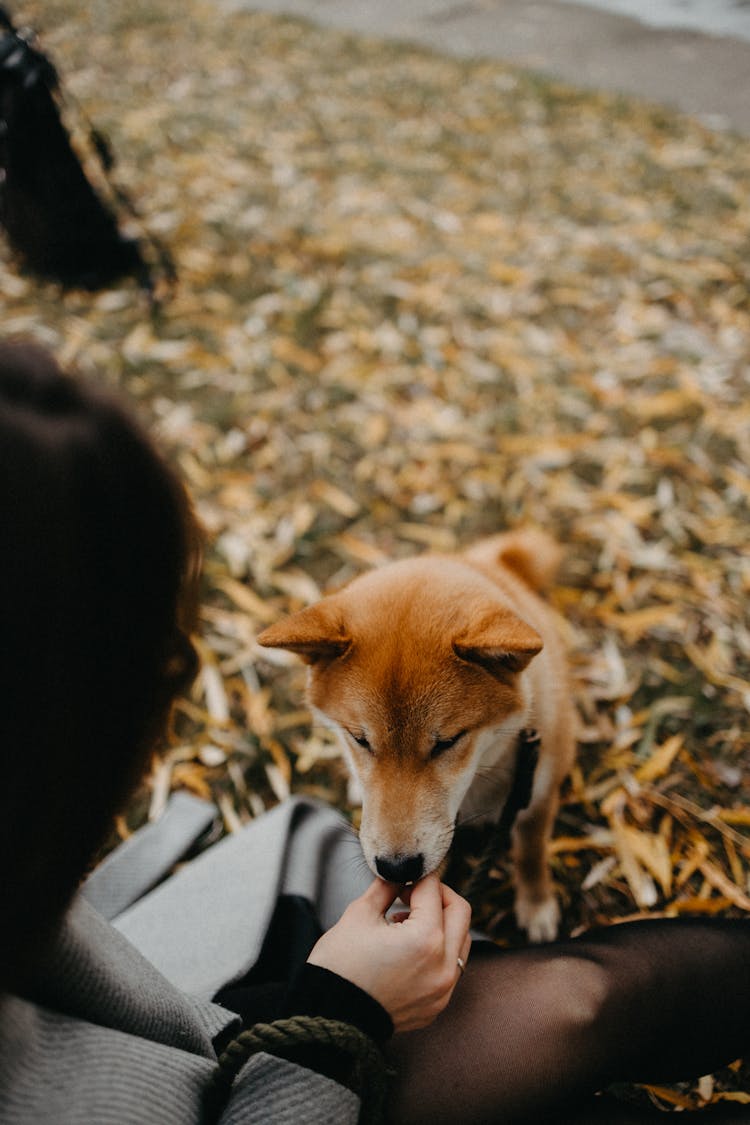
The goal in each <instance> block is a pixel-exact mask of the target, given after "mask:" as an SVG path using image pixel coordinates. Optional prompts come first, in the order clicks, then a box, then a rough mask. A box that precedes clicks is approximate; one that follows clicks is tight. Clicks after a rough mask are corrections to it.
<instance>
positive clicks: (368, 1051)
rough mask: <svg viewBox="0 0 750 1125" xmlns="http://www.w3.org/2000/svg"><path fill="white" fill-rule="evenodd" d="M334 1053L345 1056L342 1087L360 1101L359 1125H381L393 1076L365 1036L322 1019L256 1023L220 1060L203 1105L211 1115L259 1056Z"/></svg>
mask: <svg viewBox="0 0 750 1125" xmlns="http://www.w3.org/2000/svg"><path fill="white" fill-rule="evenodd" d="M309 1046H316V1047H328V1048H334V1049H336V1050H337V1051H339V1052H340V1053H341V1054H343V1055H345V1056H348V1057H349V1059H350V1060H351V1063H352V1073H351V1076H350V1078H349V1079H348V1080H347V1082H346V1085H347V1086H348V1087H349V1088H350V1089H352V1090H353V1091H354V1093H355V1094H357V1095H358V1096H359V1099H360V1104H361V1109H360V1114H359V1125H380V1123H381V1122H383V1121H384V1119H385V1099H386V1095H387V1093H388V1082H389V1078H390V1077H391V1076H392V1072H391V1071H390V1070H389V1068H388V1067H387V1065H386V1062H385V1059H384V1058H383V1055H382V1054H381V1052H380V1050H379V1049H378V1048H377V1046H376V1045H375V1043H374V1042H373V1041H372V1039H370V1037H369V1035H365V1033H364V1032H363V1031H360V1030H359V1028H357V1027H352V1026H351V1024H348V1023H341V1022H340V1021H339V1020H329V1019H324V1018H323V1017H322V1016H291V1017H290V1018H288V1019H283V1020H274V1022H273V1023H256V1024H254V1025H253V1027H251V1028H248V1029H247V1031H242V1032H240V1034H239V1035H238V1036H237V1037H236V1038H235V1039H233V1040H232V1041H231V1042H230V1043H228V1044H227V1046H226V1048H225V1049H224V1051H223V1052H222V1054H221V1055H220V1056H219V1065H218V1069H217V1070H215V1071H214V1074H213V1077H212V1080H211V1083H210V1085H209V1087H208V1088H207V1090H206V1096H207V1099H208V1105H209V1106H210V1107H212V1108H213V1110H214V1112H216V1110H217V1109H219V1107H220V1106H222V1105H223V1104H224V1102H225V1101H226V1100H227V1098H228V1097H229V1091H230V1089H231V1086H232V1083H233V1082H234V1079H235V1077H236V1076H237V1074H238V1072H239V1071H240V1069H241V1067H242V1066H243V1065H244V1064H245V1063H246V1062H247V1060H248V1059H249V1058H251V1057H252V1056H253V1055H256V1054H259V1053H260V1052H261V1051H264V1052H266V1053H267V1054H269V1055H276V1056H277V1057H278V1058H282V1059H286V1058H291V1057H293V1056H294V1053H295V1051H296V1050H297V1048H299V1047H309Z"/></svg>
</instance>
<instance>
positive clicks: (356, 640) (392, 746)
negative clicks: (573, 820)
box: [258, 529, 574, 941]
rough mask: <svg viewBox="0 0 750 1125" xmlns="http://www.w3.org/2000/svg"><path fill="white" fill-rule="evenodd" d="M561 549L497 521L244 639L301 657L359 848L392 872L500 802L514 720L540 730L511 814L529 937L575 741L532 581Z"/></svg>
mask: <svg viewBox="0 0 750 1125" xmlns="http://www.w3.org/2000/svg"><path fill="white" fill-rule="evenodd" d="M559 558H560V551H559V548H558V547H557V545H556V544H555V543H554V542H553V541H552V540H551V539H549V537H548V536H547V535H545V534H544V533H542V532H539V531H535V530H530V529H528V530H525V531H516V532H508V533H506V534H504V535H499V536H495V537H493V538H491V539H487V540H483V541H481V542H480V543H477V544H476V545H475V546H473V547H470V548H469V549H468V550H466V551H464V552H462V553H460V554H456V555H425V556H422V557H420V558H415V559H408V560H404V561H400V562H394V563H390V564H388V565H386V566H384V567H381V568H380V569H377V570H373V571H371V572H369V573H367V574H365V575H362V576H360V577H358V578H356V579H354V580H353V581H352V582H351V583H349V585H348V586H346V587H344V589H342V590H340V591H339V592H337V593H335V594H332V595H330V596H329V597H326V598H323V600H322V601H320V602H318V603H317V604H316V605H313V606H310V607H309V608H308V609H305V610H302V611H301V612H300V613H296V614H294V615H293V616H291V617H289V618H287V619H285V620H283V621H280V622H278V623H277V624H275V625H272V626H270V627H269V628H268V629H265V630H264V631H263V632H262V633H261V634H260V636H259V637H258V641H259V643H260V644H262V645H267V646H271V647H277V648H285V649H289V650H291V651H292V652H296V653H298V654H299V655H300V656H301V657H302V658H303V659H304V660H305V661H306V662H307V663H308V665H309V680H308V694H309V699H310V703H311V705H312V707H313V709H314V710H315V711H316V712H318V713H319V714H320V715H321V716H322V717H323V718H324V719H325V720H326V721H327V722H328V723H329V724H330V725H332V726H333V727H334V728H335V729H336V730H337V732H338V733H339V735H340V738H341V741H342V745H343V746H344V749H345V751H346V754H347V757H348V760H349V763H350V766H351V769H352V771H353V774H354V777H355V778H356V779H357V781H358V782H359V785H360V787H361V794H362V801H363V806H362V823H361V829H360V837H361V841H362V848H363V851H364V854H365V857H366V859H367V862H368V863H369V865H370V867H371V868H372V869H373V871H376V872H378V873H379V874H382V875H384V876H385V877H388V878H394V879H396V881H399V875H404V876H408V875H410V874H411V875H412V877H414V878H419V877H421V875H422V874H426V873H428V872H429V871H432V870H435V869H438V868H440V866H441V864H442V863H443V861H444V859H445V857H446V854H447V852H448V849H449V847H450V844H451V841H452V838H453V830H454V825H455V823H456V820H457V819H472V820H475V821H477V820H496V819H497V818H498V817H499V816H500V813H501V811H502V807H503V804H504V801H505V799H506V797H507V792H508V788H509V785H510V782H511V779H512V775H513V769H514V764H515V752H516V748H517V745H518V733H519V732H520V731H521V730H522V729H523V728H525V727H534V728H536V729H537V730H538V731H539V734H540V736H541V748H540V754H539V761H538V764H537V767H536V771H535V774H534V782H533V787H532V796H531V801H530V804H529V806H528V808H527V809H525V810H524V811H523V812H522V813H520V814H519V816H518V817H517V818H516V823H515V825H514V828H513V852H514V860H515V879H516V916H517V918H518V922H519V924H520V925H521V926H522V927H524V928H525V929H526V930H527V931H528V933H529V936H530V937H531V938H532V940H537V941H538V940H545V939H549V938H552V937H554V936H555V933H556V931H557V925H558V918H559V910H558V907H557V903H556V901H555V898H554V894H553V892H552V886H551V881H550V876H549V871H548V866H547V859H546V848H547V842H548V839H549V835H550V832H551V828H552V822H553V820H554V816H555V812H556V809H557V803H558V794H559V788H560V784H561V782H562V780H563V778H564V777H565V775H566V773H567V772H568V770H569V769H570V766H571V763H572V760H573V753H574V720H573V709H572V703H571V694H570V689H569V686H568V676H567V669H566V660H565V654H564V650H563V646H562V643H561V640H560V637H559V635H558V630H557V626H556V622H555V618H554V615H553V614H552V613H551V611H550V610H549V608H548V607H547V606H546V605H545V603H544V602H543V601H542V600H541V598H539V597H538V593H537V591H539V590H541V589H543V588H544V587H546V586H547V585H549V584H550V582H551V581H552V580H553V578H554V575H555V573H556V571H557V566H558V562H559ZM462 732H464V733H462ZM456 735H459V736H460V737H458V739H456V741H455V742H453V743H452V744H450V743H451V740H453V739H454V738H455V736H456ZM363 742H364V743H365V744H364V745H363V744H362V743H363ZM403 881H406V880H403Z"/></svg>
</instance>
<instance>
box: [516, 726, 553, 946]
mask: <svg viewBox="0 0 750 1125" xmlns="http://www.w3.org/2000/svg"><path fill="white" fill-rule="evenodd" d="M559 784H560V782H559V778H558V777H557V776H556V770H555V769H554V768H553V761H552V760H551V759H550V757H549V756H545V754H544V745H542V751H541V753H540V756H539V762H538V765H537V768H536V772H535V774H534V783H533V786H532V791H531V800H530V802H529V805H528V807H527V808H525V809H523V810H522V811H521V812H520V813H519V814H518V816H517V817H516V820H515V823H514V825H513V833H512V841H513V861H514V876H515V884H516V900H515V914H516V920H517V922H518V925H519V926H520V927H521V929H523V930H526V932H527V933H528V935H529V939H530V940H531V941H533V942H540V941H553V940H554V938H555V937H556V936H557V928H558V925H559V922H560V907H559V906H558V903H557V899H556V898H555V895H554V891H553V888H552V879H551V876H550V871H549V863H548V858H547V846H548V844H549V840H550V836H551V834H552V825H553V823H554V820H555V814H556V812H557V805H558V794H559Z"/></svg>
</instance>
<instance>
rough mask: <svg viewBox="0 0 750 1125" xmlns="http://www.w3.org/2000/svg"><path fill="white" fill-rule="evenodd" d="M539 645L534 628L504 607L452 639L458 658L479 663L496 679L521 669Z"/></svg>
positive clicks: (533, 655) (471, 662) (538, 637)
mask: <svg viewBox="0 0 750 1125" xmlns="http://www.w3.org/2000/svg"><path fill="white" fill-rule="evenodd" d="M542 647H543V642H542V638H541V637H540V636H539V634H538V633H537V631H536V630H535V629H532V628H531V626H530V625H527V624H526V622H525V621H522V620H521V619H520V617H516V616H515V614H513V613H510V612H508V611H506V610H501V611H500V612H497V613H493V614H491V615H489V616H487V617H485V618H483V619H480V620H479V621H477V622H476V624H472V625H471V626H469V628H467V629H465V630H464V632H462V633H461V634H460V635H459V636H458V637H456V639H455V640H454V642H453V651H454V652H455V654H456V656H458V657H459V659H460V660H465V661H467V662H468V663H469V664H478V665H480V667H482V668H484V669H485V671H487V672H489V673H490V674H491V675H493V676H495V677H496V678H497V679H507V677H508V675H509V674H511V675H515V674H517V673H518V672H522V671H523V669H524V668H525V667H526V665H527V664H528V663H529V661H530V660H532V659H533V658H534V657H535V656H536V655H537V654H538V653H540V652H541V651H542Z"/></svg>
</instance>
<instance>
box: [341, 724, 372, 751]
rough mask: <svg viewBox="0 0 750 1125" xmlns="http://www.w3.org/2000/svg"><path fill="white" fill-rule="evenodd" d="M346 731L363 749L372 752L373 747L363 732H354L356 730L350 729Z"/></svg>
mask: <svg viewBox="0 0 750 1125" xmlns="http://www.w3.org/2000/svg"><path fill="white" fill-rule="evenodd" d="M346 733H347V734H348V735H349V737H350V738H353V739H354V741H355V742H356V743H357V746H361V747H362V749H363V750H367V751H368V753H370V754H372V747H371V746H370V743H369V742H368V741H367V739H366V738H365V736H364V735H363V734H354V732H353V731H350V730H348V731H347V732H346Z"/></svg>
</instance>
